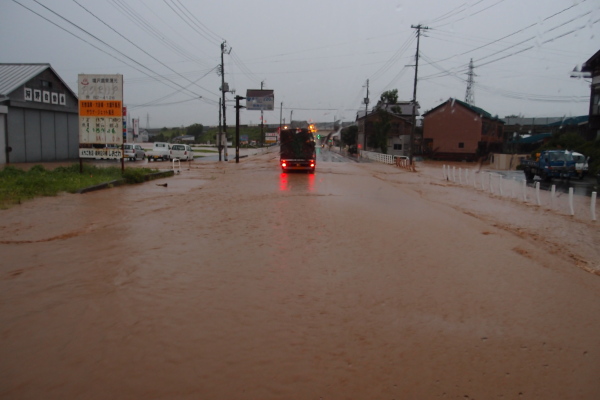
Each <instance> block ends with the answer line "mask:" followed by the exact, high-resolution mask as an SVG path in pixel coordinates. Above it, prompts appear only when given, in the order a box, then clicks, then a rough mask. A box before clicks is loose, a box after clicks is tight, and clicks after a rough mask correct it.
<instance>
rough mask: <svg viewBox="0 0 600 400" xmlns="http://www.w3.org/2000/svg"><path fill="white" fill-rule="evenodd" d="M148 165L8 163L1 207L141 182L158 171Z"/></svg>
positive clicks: (2, 175)
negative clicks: (102, 186)
mask: <svg viewBox="0 0 600 400" xmlns="http://www.w3.org/2000/svg"><path fill="white" fill-rule="evenodd" d="M155 171H156V170H151V169H148V168H127V169H125V173H124V174H121V168H120V167H107V168H99V167H96V166H93V165H85V164H84V165H83V173H80V172H79V164H73V165H70V166H67V167H57V168H55V169H54V170H52V171H49V170H46V169H45V168H44V166H43V165H35V166H33V167H32V168H31V169H30V170H29V171H23V170H21V169H18V168H15V167H13V166H10V165H9V166H6V167H4V168H3V169H2V170H1V171H0V209H6V208H8V207H10V206H11V205H14V204H20V203H21V202H22V201H25V200H29V199H33V198H35V197H40V196H56V195H57V194H58V193H60V192H68V193H75V192H77V191H78V190H80V189H83V188H86V187H89V186H94V185H98V184H100V183H104V182H110V181H113V180H117V179H122V178H124V179H125V180H126V182H127V183H140V182H143V181H144V176H145V175H147V174H149V173H152V172H155Z"/></svg>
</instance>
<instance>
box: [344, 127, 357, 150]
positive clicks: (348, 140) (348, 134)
mask: <svg viewBox="0 0 600 400" xmlns="http://www.w3.org/2000/svg"><path fill="white" fill-rule="evenodd" d="M341 136H342V142H344V144H347V145H348V146H354V145H356V137H357V136H358V126H356V125H351V126H349V127H346V128H343V129H342V132H341Z"/></svg>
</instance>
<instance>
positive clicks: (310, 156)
mask: <svg viewBox="0 0 600 400" xmlns="http://www.w3.org/2000/svg"><path fill="white" fill-rule="evenodd" d="M313 132H314V129H312V128H310V127H309V128H288V129H282V130H281V131H280V134H279V142H280V150H279V164H280V166H281V170H282V171H283V172H286V171H290V170H305V171H308V172H310V173H314V172H315V167H316V165H317V155H316V153H315V135H314V133H313Z"/></svg>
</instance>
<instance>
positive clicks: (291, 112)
mask: <svg viewBox="0 0 600 400" xmlns="http://www.w3.org/2000/svg"><path fill="white" fill-rule="evenodd" d="M293 114H294V110H291V111H290V128H291V127H292V125H293V123H292V121H293V119H292V115H293Z"/></svg>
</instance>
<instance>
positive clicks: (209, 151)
mask: <svg viewBox="0 0 600 400" xmlns="http://www.w3.org/2000/svg"><path fill="white" fill-rule="evenodd" d="M192 150H194V153H218V152H219V151H218V150H209V149H194V148H192Z"/></svg>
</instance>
